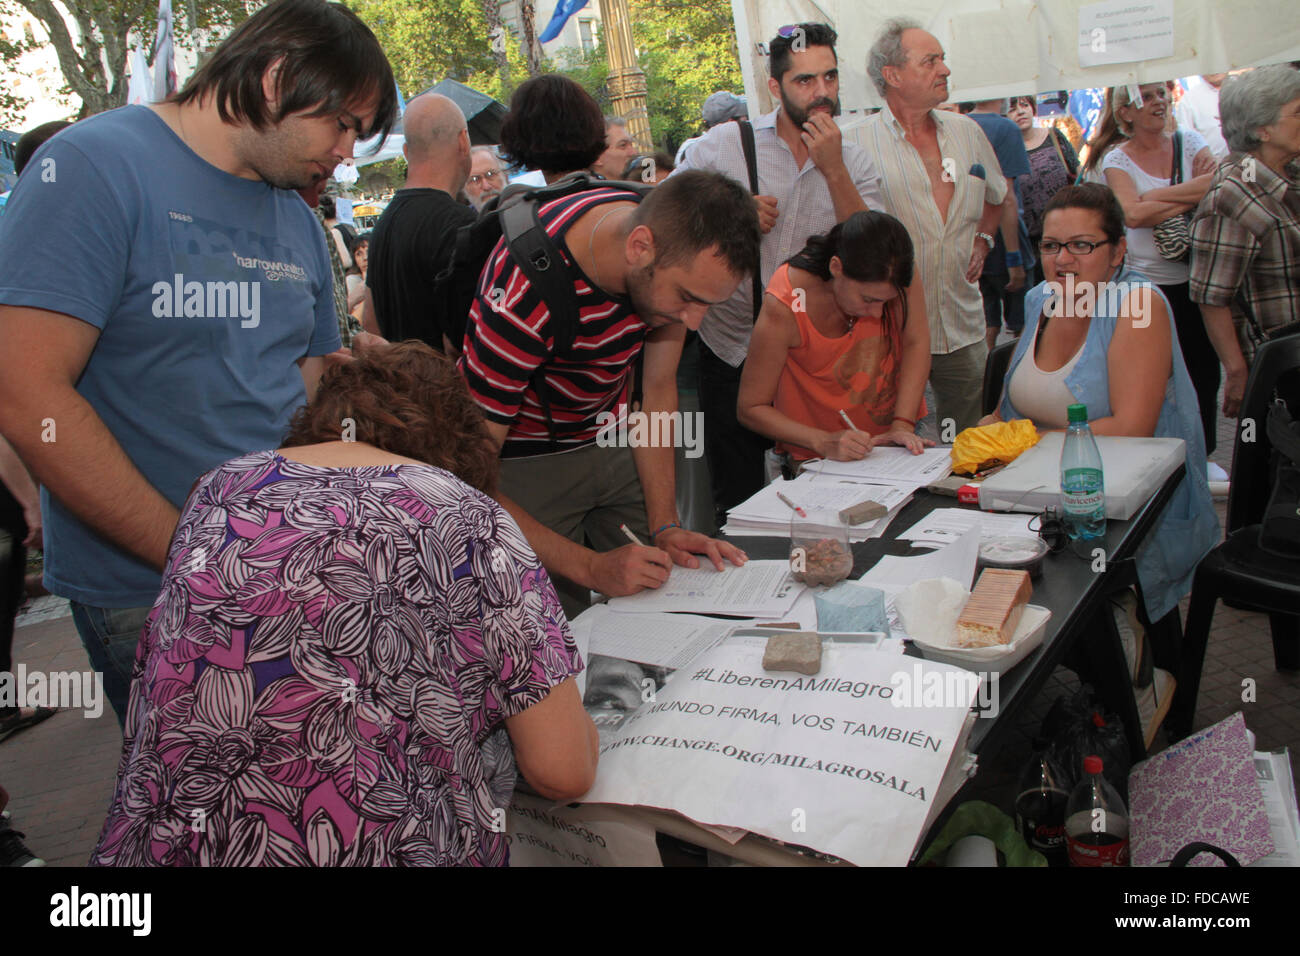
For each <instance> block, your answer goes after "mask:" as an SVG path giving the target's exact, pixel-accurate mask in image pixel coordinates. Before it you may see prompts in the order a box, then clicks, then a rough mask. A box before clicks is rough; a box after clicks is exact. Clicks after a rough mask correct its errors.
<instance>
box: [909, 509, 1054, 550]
mask: <svg viewBox="0 0 1300 956" xmlns="http://www.w3.org/2000/svg"><path fill="white" fill-rule="evenodd" d="M1034 517H1035V516H1034V515H1024V514H992V513H990V512H988V511H971V510H968V509H966V508H935V509H934V510H933V511H931V512H930V513H929V514H928V515H926V516H925V517H924V518H922V519H921V520H920V521H918V522H917V523H916V524H914V525H912V527H910V528H908V529H907V530H906V531H904V532H903V533H902V534H900V535H899V536H898V537H899V538H901V539H903V540H904V541H930V542H934V543H935V544H946V543H948V542H950V541H955V540H956V539H957V538H958V537H960V536H961V534H962V533H963V532H964V531H966V530H967V529H968V528H978V529H979V533H980V537H981V538H993V537H997V536H999V535H1008V534H1019V535H1025V536H1026V537H1030V538H1036V537H1038V533H1037V532H1036V531H1031V530H1030V529H1029V523H1030V522H1031V521H1033V520H1034Z"/></svg>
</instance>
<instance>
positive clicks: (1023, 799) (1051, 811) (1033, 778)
mask: <svg viewBox="0 0 1300 956" xmlns="http://www.w3.org/2000/svg"><path fill="white" fill-rule="evenodd" d="M1069 799H1070V793H1069V791H1068V790H1066V784H1065V782H1064V774H1063V773H1062V772H1061V769H1060V768H1059V767H1058V766H1057V765H1056V762H1055V761H1054V760H1052V759H1051V758H1050V757H1049V756H1048V755H1047V753H1046V752H1043V753H1036V754H1034V756H1033V757H1032V758H1030V761H1029V763H1028V764H1026V765H1025V770H1024V773H1022V774H1021V775H1020V795H1019V796H1018V797H1016V826H1017V827H1019V828H1020V835H1021V836H1023V837H1024V838H1025V842H1026V843H1028V844H1029V848H1030V849H1031V850H1037V851H1038V852H1039V853H1041V854H1043V856H1045V857H1047V862H1048V863H1049V864H1050V865H1052V866H1064V865H1065V858H1066V853H1065V805H1066V802H1067V801H1068V800H1069Z"/></svg>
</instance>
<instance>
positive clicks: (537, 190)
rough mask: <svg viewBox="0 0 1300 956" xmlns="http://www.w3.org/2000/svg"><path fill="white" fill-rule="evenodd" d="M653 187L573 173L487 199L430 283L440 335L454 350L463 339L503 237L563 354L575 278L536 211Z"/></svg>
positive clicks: (573, 320)
mask: <svg viewBox="0 0 1300 956" xmlns="http://www.w3.org/2000/svg"><path fill="white" fill-rule="evenodd" d="M652 188H653V187H652V186H651V185H650V184H648V183H638V182H618V181H613V180H604V179H596V178H594V177H593V176H591V175H590V174H589V173H572V174H570V175H568V176H565V177H564V178H563V179H560V180H557V181H556V182H554V183H551V185H549V186H527V185H521V184H517V185H514V186H507V187H506V188H505V189H503V190H502V191H501V192H500V193H499V194H497V195H496V196H493V197H492V198H491V199H490V200H488V203H487V205H486V206H484V207H483V211H482V212H480V213H479V217H478V219H476V220H474V222H471V223H469V224H468V225H465V226H461V227H460V228H459V229H457V230H456V242H455V248H454V250H453V252H452V257H451V264H450V265H448V266H447V267H446V268H445V269H443V270H442V272H440V273H439V274H438V276H437V278H435V279H434V290H435V292H436V293H437V294H438V298H439V299H441V300H442V301H443V302H445V303H446V304H447V310H446V326H447V327H446V328H444V329H442V330H441V331H442V333H443V334H445V335H446V336H447V339H448V341H450V342H451V343H452V345H454V346H455V347H457V348H459V347H460V344H461V343H462V342H463V341H464V340H465V326H466V324H467V322H468V320H469V312H470V307H471V306H472V305H473V303H474V297H475V296H476V295H477V294H478V283H479V278H480V276H481V275H482V273H483V266H484V265H485V264H486V263H487V260H488V257H489V256H491V255H492V250H493V249H495V248H496V244H497V242H498V241H499V240H500V239H501V238H502V237H503V236H504V237H505V240H506V245H507V246H508V247H509V249H510V257H511V258H512V259H514V261H515V262H516V263H517V264H518V265H519V268H520V269H521V270H522V271H523V273H524V275H525V276H526V277H527V278H528V282H529V284H530V285H532V286H533V288H535V289H536V290H537V293H538V295H540V296H541V297H542V301H544V302H545V303H546V307H547V309H548V310H549V311H550V313H551V329H552V333H553V334H554V336H555V350H556V351H557V352H561V351H567V350H568V348H569V346H570V345H572V344H573V340H574V338H575V337H576V335H577V326H578V323H577V318H578V297H577V294H576V293H575V292H574V291H573V274H572V273H570V272H569V270H568V268H567V267H566V266H565V264H564V257H563V256H562V255H561V253H560V249H559V247H558V246H556V244H555V242H554V241H553V240H552V239H551V237H550V236H549V235H547V233H546V230H545V229H544V228H543V227H542V223H541V220H540V219H539V218H538V217H537V210H538V209H539V208H540V207H541V206H543V205H544V204H546V203H548V202H552V201H554V200H556V199H563V198H564V197H566V196H573V195H576V194H577V193H581V192H586V191H588V190H590V189H621V190H623V191H625V192H628V193H631V194H632V196H629V199H630V198H633V197H635V199H636V201H637V202H640V201H641V200H642V199H643V198H645V196H646V194H647V193H649V192H650V190H651V189H652ZM556 319H559V320H560V321H558V322H556ZM431 344H432V343H431ZM436 347H440V346H436Z"/></svg>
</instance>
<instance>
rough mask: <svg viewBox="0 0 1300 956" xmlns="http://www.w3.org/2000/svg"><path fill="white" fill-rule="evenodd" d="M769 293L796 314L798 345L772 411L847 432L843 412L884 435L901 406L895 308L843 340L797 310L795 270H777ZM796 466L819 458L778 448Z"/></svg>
mask: <svg viewBox="0 0 1300 956" xmlns="http://www.w3.org/2000/svg"><path fill="white" fill-rule="evenodd" d="M767 294H768V295H770V296H774V297H775V298H776V299H777V301H779V302H782V303H784V304H785V305H786V306H787V307H789V309H790V310H791V311H792V312H794V319H795V322H796V323H797V324H798V326H799V345H798V346H797V347H796V348H792V349H790V351H789V353H788V354H787V356H786V362H785V368H784V369H782V370H781V377H780V379H779V380H778V381H777V385H776V398H775V400H774V401H773V403H772V404H773V407H774V408H776V409H777V410H778V411H780V412H782V413H783V414H785V415H788V416H789V417H790V418H792V419H794V420H795V421H797V422H800V423H803V424H807V425H811V426H813V427H814V428H820V429H823V430H824V431H831V432H835V431H842V430H843V429H844V427H845V426H844V421H843V419H841V418H840V415H839V412H840V409H844V410H845V411H846V412H847V413H848V416H849V418H851V419H852V420H853V424H854V425H856V426H857V427H858V428H860V429H861V430H862V431H864V432H869V433H870V434H872V435H883V434H884V433H885V432H887V431H889V426H890V425H891V424H892V423H893V420H894V413H895V405H896V404H897V402H898V376H899V372H900V371H901V370H902V365H903V330H902V321H901V317H900V316H899V315H898V314H897V311H896V310H897V308H898V307H897V306H896V305H895V304H894V303H890V306H889V307H888V308H887V309H886V310H885V312H884V314H883V315H882V316H881V318H870V317H863V318H861V319H858V320H857V321H856V322H854V323H853V329H852V330H851V331H850V332H848V333H847V334H845V335H842V336H840V337H839V338H826V337H825V336H824V335H822V334H821V333H820V332H818V331H817V329H816V328H815V327H814V326H813V323H812V321H811V319H810V318H809V316H808V312H807V310H806V309H805V308H804V307H803V304H802V303H799V304H800V308H795V305H796V302H795V291H794V289H793V287H792V286H791V284H790V267H789V265H783V266H781V267H780V268H779V269H777V270H776V273H775V274H774V275H773V276H772V281H771V282H769V283H768V286H767ZM922 409H923V410H922V414H924V405H923V406H922ZM776 450H777V452H789V454H790V456H791V457H792V458H794V459H795V460H796V461H804V460H806V459H808V458H815V457H816V453H815V452H813V451H811V450H810V449H807V448H801V447H800V446H798V445H790V444H787V443H785V442H777V443H776Z"/></svg>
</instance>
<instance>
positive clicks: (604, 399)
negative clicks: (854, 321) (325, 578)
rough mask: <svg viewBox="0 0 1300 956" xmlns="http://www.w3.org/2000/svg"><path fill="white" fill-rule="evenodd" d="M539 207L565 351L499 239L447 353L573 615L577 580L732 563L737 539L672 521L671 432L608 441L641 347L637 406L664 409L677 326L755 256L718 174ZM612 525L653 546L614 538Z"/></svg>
mask: <svg viewBox="0 0 1300 956" xmlns="http://www.w3.org/2000/svg"><path fill="white" fill-rule="evenodd" d="M538 214H539V218H540V219H541V221H542V223H543V225H544V227H545V228H546V231H547V233H548V234H549V235H550V236H551V237H552V238H553V239H554V240H555V242H556V244H557V245H558V246H559V247H560V248H561V249H562V250H563V253H564V257H565V260H566V264H567V266H568V267H569V271H570V273H571V274H572V276H573V277H574V292H575V293H576V296H577V302H578V316H579V322H578V325H577V331H576V333H575V336H574V340H573V343H572V345H571V347H569V348H567V349H562V348H561V349H558V350H557V348H556V342H555V329H554V325H553V319H552V316H551V313H550V311H549V309H548V307H547V304H546V303H545V302H544V301H543V300H542V299H541V297H540V296H539V295H538V294H537V292H536V291H535V290H534V289H533V288H532V286H531V285H530V283H529V282H528V280H527V278H526V277H525V275H524V274H523V272H522V271H521V270H520V269H519V267H518V266H517V265H516V264H515V262H514V260H513V259H512V258H511V256H510V253H509V251H508V250H507V249H506V247H505V244H504V242H500V243H498V244H497V247H496V249H495V250H494V251H493V253H492V255H491V257H490V258H489V259H488V261H487V263H486V264H485V265H484V268H483V275H482V277H481V279H480V281H479V291H478V295H477V297H476V299H475V301H474V305H473V308H472V309H471V311H470V316H469V324H468V328H467V330H466V333H465V343H464V349H463V354H462V356H461V359H460V368H461V370H462V372H463V373H464V375H465V379H466V381H467V382H468V383H469V389H470V392H471V394H472V395H473V396H474V397H475V399H476V400H477V401H478V403H479V405H481V406H482V408H483V411H484V413H485V415H486V417H487V421H488V431H489V432H490V434H491V437H492V441H493V442H494V444H495V446H496V447H497V448H498V449H499V450H500V452H501V455H502V462H501V478H500V491H501V498H502V504H503V505H505V507H506V508H507V510H509V511H510V513H511V515H513V516H514V518H515V520H516V521H517V522H518V523H519V526H520V528H521V529H522V530H523V532H524V534H525V535H526V536H527V537H528V540H529V543H530V544H531V545H532V546H533V548H534V550H536V552H537V554H538V556H539V557H540V558H541V560H542V563H543V564H544V565H545V566H546V568H547V570H549V571H550V572H551V574H552V575H553V576H555V577H557V580H556V582H555V583H556V585H557V588H558V589H559V591H560V595H561V598H562V599H563V600H564V604H565V610H566V612H567V613H568V614H569V615H570V616H573V615H574V614H575V613H577V612H578V611H580V610H581V609H582V607H585V606H586V604H587V603H588V601H587V596H588V595H587V592H588V591H589V590H593V589H594V590H597V591H600V592H601V593H604V594H608V595H621V594H631V593H634V592H636V591H640V590H642V589H644V588H654V587H658V586H659V585H661V584H663V582H664V581H665V580H667V578H668V572H669V570H670V569H671V567H672V564H673V562H676V563H677V564H680V565H683V566H685V567H691V568H694V567H698V566H699V560H698V559H697V558H696V557H695V556H696V555H704V556H706V557H707V558H708V559H709V560H710V561H712V562H713V564H714V566H715V567H717V568H718V569H719V570H721V569H722V568H723V566H724V564H723V562H724V560H730V561H731V562H732V563H734V564H741V563H743V562H744V560H745V555H744V553H743V552H741V551H740V550H739V549H737V548H736V547H734V546H732V545H730V544H726V543H724V542H721V541H716V540H713V539H711V538H707V537H705V536H704V535H702V534H699V533H697V532H692V531H689V530H687V529H685V528H682V527H681V526H680V522H679V518H678V515H677V503H676V499H677V495H676V482H675V476H674V450H673V446H674V444H675V442H676V441H680V440H681V436H680V434H679V433H677V434H672V435H665V434H663V433H662V432H656V430H654V429H651V430H650V432H649V435H648V437H643V438H642V439H641V440H632V441H630V442H628V444H631V445H632V446H633V447H630V448H629V447H619V446H618V444H617V443H611V442H609V441H607V440H605V437H607V436H608V435H609V434H611V433H617V432H619V430H618V429H610V428H609V424H610V423H611V422H622V421H623V420H624V419H625V418H626V416H627V412H628V409H627V403H628V401H629V395H630V392H631V389H632V382H633V377H634V369H635V366H636V364H637V358H638V356H643V359H642V361H643V373H642V381H643V411H645V412H646V413H648V414H649V416H650V419H651V420H654V421H663V420H665V416H663V415H658V416H657V415H656V413H669V416H670V418H671V419H672V420H676V419H677V416H676V414H675V413H676V412H677V362H678V359H679V358H680V356H681V350H682V343H683V341H684V339H685V337H686V330H687V329H698V328H699V325H700V322H701V321H702V320H703V319H704V315H705V313H706V312H707V311H708V309H709V307H710V306H711V305H714V304H716V303H718V302H723V301H725V300H726V299H727V298H729V297H730V295H731V293H732V292H733V291H734V290H735V288H736V286H737V285H739V284H740V281H741V280H742V279H743V278H744V277H745V275H746V274H747V272H748V270H749V268H750V264H751V263H753V262H755V261H756V260H757V257H758V242H759V230H758V216H757V213H756V211H755V207H754V201H753V199H752V198H751V197H750V196H749V194H748V193H747V192H746V191H745V190H744V189H743V188H742V187H740V186H739V185H737V184H736V183H735V182H733V181H732V180H729V179H727V178H726V177H725V176H722V175H720V174H717V173H712V172H692V173H690V174H689V175H681V176H676V177H673V179H672V180H670V181H667V182H665V183H663V184H662V185H660V186H657V187H656V188H655V190H654V191H653V192H652V193H651V194H650V195H649V196H647V197H646V198H645V200H644V201H642V202H641V203H640V204H638V203H637V201H636V197H635V196H632V195H631V194H629V193H628V192H626V191H623V190H615V189H593V190H589V191H587V192H582V193H578V194H576V195H573V196H568V197H565V198H563V199H557V200H554V201H552V202H550V203H548V204H546V205H544V206H542V207H541V208H540V209H539V210H538ZM539 390H540V391H541V393H542V394H541V395H539V394H538V393H539ZM679 431H680V430H679ZM625 433H626V434H631V435H637V434H641V435H643V436H644V432H643V431H642V432H637V430H635V429H633V430H632V431H630V432H625ZM598 439H599V440H598ZM622 524H626V525H627V526H628V527H629V528H630V529H632V530H633V531H634V532H635V533H636V534H637V536H638V537H639V538H640V539H641V540H642V541H645V542H648V543H649V544H650V545H653V547H645V546H637V545H632V544H626V543H625V542H626V540H627V539H626V538H625V537H624V536H623V535H622V534H621V533H620V531H619V526H620V525H622ZM588 545H589V547H588ZM560 579H567V580H560Z"/></svg>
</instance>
